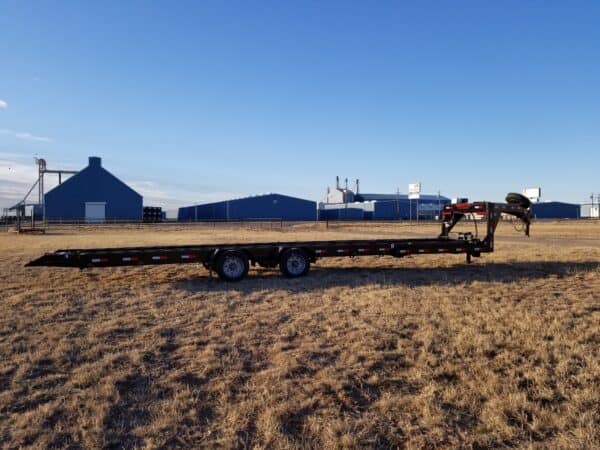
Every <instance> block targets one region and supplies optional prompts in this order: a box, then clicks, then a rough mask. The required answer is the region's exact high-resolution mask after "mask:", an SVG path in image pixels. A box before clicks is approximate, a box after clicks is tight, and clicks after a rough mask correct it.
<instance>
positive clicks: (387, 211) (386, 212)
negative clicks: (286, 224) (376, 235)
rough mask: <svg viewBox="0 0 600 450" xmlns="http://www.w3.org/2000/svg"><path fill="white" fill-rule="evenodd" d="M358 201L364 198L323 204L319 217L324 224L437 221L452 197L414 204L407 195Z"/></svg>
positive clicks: (366, 196)
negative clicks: (332, 222) (363, 220)
mask: <svg viewBox="0 0 600 450" xmlns="http://www.w3.org/2000/svg"><path fill="white" fill-rule="evenodd" d="M355 198H360V201H358V202H354V203H347V204H346V203H337V204H330V203H329V204H328V203H322V204H321V205H320V210H319V217H320V218H322V220H343V219H346V220H348V219H353V220H361V219H366V220H370V219H372V220H409V219H411V218H412V219H415V220H416V219H417V218H419V219H435V218H436V216H437V217H439V216H440V214H441V210H442V208H443V207H444V205H447V204H449V203H450V199H449V198H448V197H444V196H437V195H423V194H422V195H421V196H420V198H419V199H418V200H417V199H414V200H410V199H409V198H408V196H407V195H397V194H360V197H358V196H356V197H355ZM360 205H364V207H363V208H360ZM354 209H356V210H357V211H356V213H355V212H345V211H347V210H354ZM359 211H360V212H362V214H360V213H359ZM359 216H360V217H359Z"/></svg>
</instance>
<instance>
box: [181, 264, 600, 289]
mask: <svg viewBox="0 0 600 450" xmlns="http://www.w3.org/2000/svg"><path fill="white" fill-rule="evenodd" d="M598 268H600V262H596V261H572V262H568V261H567V262H564V261H563V262H551V261H537V262H525V261H522V262H514V263H474V264H459V265H455V266H451V267H439V268H435V267H434V268H416V267H389V266H388V267H376V268H375V267H342V268H335V267H318V266H313V267H312V268H311V270H310V272H309V273H308V275H307V276H306V277H302V278H297V279H288V278H284V277H283V276H281V274H280V273H279V271H278V270H275V269H273V270H266V269H262V270H261V269H259V270H258V271H253V270H250V273H249V274H248V277H247V278H246V279H244V280H242V281H240V282H238V283H226V282H223V281H221V280H219V279H218V278H217V277H216V276H215V277H213V279H210V278H209V277H208V275H206V276H200V277H193V278H189V279H187V280H183V281H178V282H176V283H175V285H176V287H177V288H178V289H183V290H187V291H190V292H198V291H231V290H237V291H241V292H246V293H249V292H256V291H262V290H270V289H283V290H286V291H289V292H292V293H294V292H298V293H300V292H310V291H311V290H318V289H324V288H331V287H341V286H346V287H348V286H364V285H370V284H381V285H392V286H393V285H403V286H429V285H440V286H447V285H456V284H461V283H472V282H495V283H512V282H515V281H527V280H535V279H542V278H547V277H551V276H553V277H559V278H561V277H567V276H572V275H575V274H577V273H579V272H588V271H591V270H596V269H598Z"/></svg>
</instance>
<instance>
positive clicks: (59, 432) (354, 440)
mask: <svg viewBox="0 0 600 450" xmlns="http://www.w3.org/2000/svg"><path fill="white" fill-rule="evenodd" d="M437 231H438V228H437V227H432V226H420V227H398V226H392V225H376V224H364V225H344V226H335V227H330V228H329V229H325V228H323V227H316V226H313V227H311V226H298V227H291V228H285V229H283V230H252V229H244V228H225V227H218V228H214V229H213V228H210V227H201V226H198V227H162V228H161V227H158V228H145V229H136V228H127V227H123V228H118V227H113V228H106V229H93V228H81V229H68V228H65V229H60V230H59V229H57V230H55V231H51V232H50V233H49V234H47V235H45V236H27V235H13V234H8V233H2V235H0V252H1V253H0V264H1V270H0V286H1V293H2V297H1V302H2V304H1V314H0V446H2V447H4V448H18V447H37V448H50V447H54V448H56V447H60V448H64V447H69V448H174V447H178V448H182V447H195V448H197V447H210V448H213V447H221V448H288V449H293V448H329V449H332V448H357V447H360V448H397V447H399V448H456V447H463V448H465V447H466V448H498V447H501V448H502V447H517V448H523V447H524V448H594V447H596V448H597V447H599V446H600V223H598V222H560V223H535V224H534V225H533V227H532V237H531V238H529V239H528V238H526V237H524V236H522V235H519V234H518V233H516V232H515V231H514V230H513V229H512V227H511V226H510V225H509V224H501V225H500V228H499V231H498V233H497V240H496V252H495V253H493V254H484V255H483V256H482V257H481V258H475V259H474V263H473V264H471V265H467V264H466V263H465V260H464V256H437V255H436V256H417V257H409V258H403V259H394V258H390V257H385V258H377V257H364V258H356V259H349V258H347V259H343V258H342V259H337V258H335V259H323V260H320V261H319V262H318V263H317V264H316V265H315V266H313V268H312V270H311V272H310V273H309V275H308V276H307V277H305V278H301V279H293V280H290V279H285V278H282V277H281V276H280V275H279V272H278V271H276V270H274V269H273V270H272V269H269V270H267V269H256V270H251V272H250V275H249V276H248V278H247V279H245V280H243V281H242V282H240V283H237V284H225V283H222V282H220V281H218V280H210V279H209V278H208V272H207V271H206V270H204V269H203V268H202V267H201V266H198V265H192V264H189V265H181V266H178V265H168V266H161V267H139V268H113V269H90V270H85V271H78V270H76V269H52V268H24V267H23V264H25V263H26V262H27V261H29V260H30V259H32V258H34V257H37V256H39V255H41V254H42V253H44V252H46V251H50V250H55V249H58V248H68V247H73V248H75V247H94V246H103V247H106V246H123V245H146V244H148V245H150V244H177V243H208V242H219V241H221V242H223V241H238V242H241V241H272V240H278V241H279V240H281V241H287V240H295V239H311V240H315V239H337V238H339V239H342V238H361V237H363V238H364V237H391V236H400V237H402V236H411V235H420V234H427V235H432V236H433V235H435V234H436V232H437Z"/></svg>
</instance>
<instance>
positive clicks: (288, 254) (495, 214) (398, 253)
mask: <svg viewBox="0 0 600 450" xmlns="http://www.w3.org/2000/svg"><path fill="white" fill-rule="evenodd" d="M530 207H531V204H530V202H529V200H528V199H527V198H525V197H523V196H521V195H520V194H509V195H508V196H507V203H493V202H474V203H459V204H453V205H446V206H444V209H443V210H442V231H441V233H440V235H439V236H438V237H437V238H417V239H374V240H336V241H308V242H299V241H294V242H273V243H249V244H239V243H238V244H207V245H177V246H157V247H122V248H94V249H65V250H57V251H55V252H53V253H48V254H46V255H44V256H42V257H40V258H38V259H35V260H33V261H31V262H29V263H27V264H26V266H29V267H32V266H51V267H75V268H80V269H85V268H93V267H117V266H141V265H160V264H184V263H201V264H203V265H204V267H205V268H206V269H208V270H209V271H211V272H212V271H213V270H214V271H215V272H217V274H218V275H219V277H220V278H221V279H222V280H225V281H239V280H241V279H243V278H244V277H245V276H246V275H247V273H248V269H249V266H250V265H253V266H254V265H256V264H258V265H260V266H262V267H276V266H277V265H279V268H280V270H281V272H282V273H283V274H284V275H285V276H287V277H290V278H295V277H300V276H303V275H306V273H307V272H308V270H309V269H310V265H311V263H315V262H316V261H317V260H318V259H319V258H327V257H340V256H350V257H356V256H366V255H379V256H394V257H404V256H409V255H421V254H465V255H466V258H467V262H469V263H470V262H471V257H479V256H481V254H482V253H489V252H493V251H494V232H495V231H496V227H497V225H498V222H499V220H500V217H501V215H502V214H505V215H510V216H513V217H515V218H517V219H519V220H520V221H521V222H522V223H523V224H524V231H525V234H526V235H527V236H529V225H530V217H531V212H530ZM475 216H479V218H480V219H485V223H486V233H485V236H484V237H483V238H481V239H480V238H479V237H478V236H476V235H475V236H474V235H473V234H472V233H458V236H457V237H450V232H451V231H452V229H453V228H454V226H455V225H456V224H457V223H459V222H460V221H461V220H463V219H465V218H466V217H475Z"/></svg>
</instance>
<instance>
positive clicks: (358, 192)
mask: <svg viewBox="0 0 600 450" xmlns="http://www.w3.org/2000/svg"><path fill="white" fill-rule="evenodd" d="M358 183H359V180H358V178H357V179H356V193H357V194H360V191H359V190H358Z"/></svg>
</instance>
